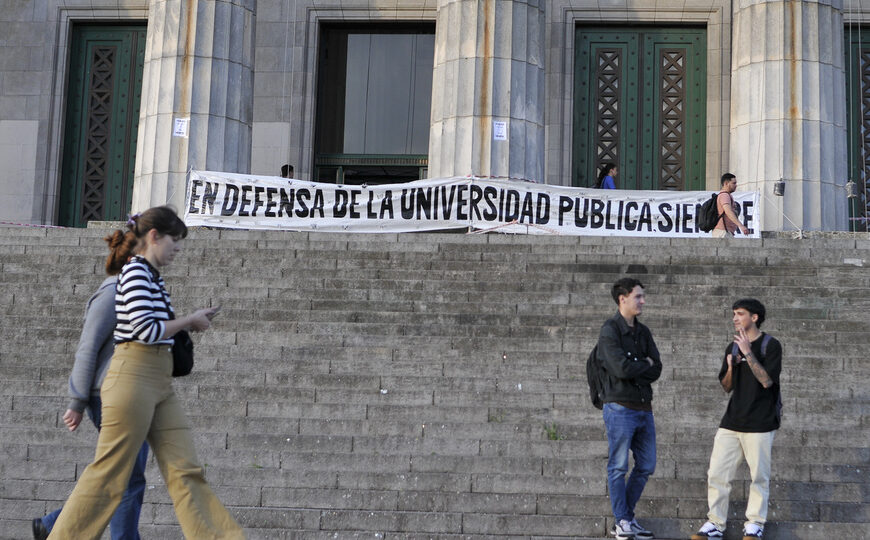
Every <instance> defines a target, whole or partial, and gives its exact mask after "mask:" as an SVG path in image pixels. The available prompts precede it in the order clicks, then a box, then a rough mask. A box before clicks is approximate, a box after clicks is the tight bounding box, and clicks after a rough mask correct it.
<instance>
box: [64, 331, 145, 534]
mask: <svg viewBox="0 0 870 540" xmlns="http://www.w3.org/2000/svg"><path fill="white" fill-rule="evenodd" d="M143 366H145V369H144V371H145V372H147V371H148V367H147V365H146V359H144V358H142V355H141V354H138V355H137V351H135V350H130V349H129V348H125V347H123V346H119V347H118V348H117V349H116V350H115V356H114V357H113V358H112V363H111V365H110V367H109V371H108V373H107V374H106V379H105V381H104V382H103V388H102V401H103V406H102V411H101V412H102V426H101V429H100V435H99V438H98V440H97V451H96V456H95V457H94V461H93V463H91V464H90V465H88V467H87V468H86V469H85V470H84V472H83V473H82V475H81V477H80V478H79V480H78V482H77V483H76V486H75V488H74V489H73V492H72V494H71V495H70V497H69V499H68V500H67V502H66V504H64V507H63V510H62V511H61V513H60V516H59V517H58V519H57V522H56V523H55V524H54V528H53V529H52V531H51V535H50V536H49V538H51V539H69V540H88V539H93V540H97V539H99V538H100V536H101V535H102V534H103V531H104V530H105V528H106V526H107V525H108V524H109V521H110V520H111V519H112V515H113V514H114V512H115V508H116V507H117V506H118V503H120V501H121V498H122V496H123V494H124V491H125V490H126V489H127V484H128V482H129V479H130V473H131V471H132V469H133V465H134V461H135V458H136V455H137V454H138V453H139V450H140V448H141V447H142V442H143V441H144V440H145V436H146V434H147V433H148V430H149V428H150V426H151V419H152V416H153V413H154V407H155V404H156V402H157V400H158V399H159V398H160V393H159V392H158V391H157V390H156V389H155V385H154V384H153V382H152V380H150V379H149V378H148V377H143V376H142V372H143V369H142V368H143Z"/></svg>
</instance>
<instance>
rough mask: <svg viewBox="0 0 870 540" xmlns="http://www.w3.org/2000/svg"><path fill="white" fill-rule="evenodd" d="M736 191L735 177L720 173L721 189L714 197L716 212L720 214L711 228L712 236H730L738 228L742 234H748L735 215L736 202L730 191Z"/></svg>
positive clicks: (747, 230)
mask: <svg viewBox="0 0 870 540" xmlns="http://www.w3.org/2000/svg"><path fill="white" fill-rule="evenodd" d="M735 191H737V177H736V176H734V175H733V174H731V173H725V174H723V175H722V190H721V191H719V195H718V196H717V197H716V213H717V214H718V215H719V216H721V217H720V218H719V221H718V222H717V223H716V226H715V227H714V228H713V231H712V234H713V238H732V237H733V236H734V231H736V230H737V229H740V232H742V233H743V234H749V229H747V228H746V226H745V225H743V224H742V223H740V218H739V217H738V216H737V203H735V202H734V198H733V197H732V196H731V194H732V193H734V192H735Z"/></svg>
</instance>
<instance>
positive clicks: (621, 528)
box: [610, 519, 634, 540]
mask: <svg viewBox="0 0 870 540" xmlns="http://www.w3.org/2000/svg"><path fill="white" fill-rule="evenodd" d="M610 534H612V535H613V536H614V537H616V540H634V530H633V529H632V528H631V522H630V521H628V520H627V519H620V520H619V521H618V522H616V523H615V524H614V525H613V527H612V528H611V529H610Z"/></svg>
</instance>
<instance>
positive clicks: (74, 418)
mask: <svg viewBox="0 0 870 540" xmlns="http://www.w3.org/2000/svg"><path fill="white" fill-rule="evenodd" d="M63 423H64V424H66V427H68V428H69V430H70V431H75V430H76V428H77V427H79V424H81V423H82V413H80V412H77V411H74V410H72V409H67V410H66V412H65V413H63Z"/></svg>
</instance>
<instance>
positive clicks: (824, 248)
mask: <svg viewBox="0 0 870 540" xmlns="http://www.w3.org/2000/svg"><path fill="white" fill-rule="evenodd" d="M106 232H107V231H106V230H105V229H100V228H92V229H85V230H74V229H42V228H12V227H5V228H0V268H2V274H0V302H2V305H3V306H4V307H5V310H4V315H3V317H2V319H0V321H2V322H0V411H2V414H0V448H2V453H0V538H4V539H5V538H10V539H11V538H15V539H27V538H30V529H29V527H30V519H31V518H33V517H37V516H40V515H42V514H44V513H46V512H47V511H50V510H53V509H54V508H56V507H57V506H58V505H59V504H61V502H62V501H63V500H64V499H65V498H66V497H67V495H68V494H69V492H70V490H71V489H72V487H73V484H74V482H75V480H76V478H77V477H78V475H79V474H80V473H81V471H82V470H83V468H84V467H85V466H86V465H87V463H88V462H89V461H90V460H91V459H92V457H93V449H94V443H95V439H96V432H95V430H94V429H93V427H92V426H91V424H90V423H88V422H83V423H82V426H83V427H82V428H80V429H79V430H78V431H77V432H76V433H72V434H70V433H68V432H67V430H66V429H65V428H64V427H63V423H62V421H61V416H62V414H63V410H64V409H65V407H66V401H67V400H66V380H67V377H68V375H69V369H70V367H71V365H72V360H73V352H74V351H75V348H76V345H77V341H78V335H79V331H80V325H81V315H82V311H83V308H84V304H85V302H86V300H87V298H88V297H89V296H90V294H91V293H92V291H93V290H94V288H95V287H96V286H97V285H98V284H99V283H100V281H101V280H102V261H103V258H104V256H105V254H106V248H105V244H104V243H103V242H102V241H101V238H102V236H104V235H105V234H106ZM864 264H867V265H870V239H868V237H867V236H866V235H849V234H833V233H828V234H821V233H819V234H816V235H813V236H811V237H809V238H802V239H794V238H791V237H789V236H787V235H784V234H780V235H772V236H767V237H765V238H763V239H760V240H734V241H713V240H680V241H676V240H666V239H665V240H662V239H655V240H651V239H643V238H625V239H616V238H601V237H595V238H565V237H528V236H509V235H464V234H404V235H394V234H386V235H344V234H316V233H295V232H286V233H285V232H253V231H217V230H195V231H192V232H191V234H190V236H189V237H188V240H187V241H186V245H185V249H184V251H183V252H182V254H181V255H180V256H179V257H178V258H177V259H176V262H175V263H174V264H173V266H171V267H169V268H167V269H166V270H165V272H164V276H165V277H166V280H167V283H168V284H169V287H170V292H171V294H172V298H173V302H174V303H175V304H176V306H177V308H178V309H179V310H180V311H181V312H182V313H184V312H188V311H189V310H192V309H194V308H197V307H201V306H204V305H213V304H222V305H223V308H224V309H223V312H222V313H221V315H220V316H219V318H217V319H216V320H215V324H214V326H213V328H212V329H211V330H209V331H208V332H206V333H205V334H202V335H198V336H196V337H195V340H196V341H197V348H196V352H197V359H196V361H197V363H196V367H195V371H194V373H193V374H192V375H191V376H189V377H186V378H183V379H178V380H177V381H176V390H177V392H178V394H179V395H180V396H182V398H183V399H184V400H185V402H186V405H187V410H188V411H189V414H190V416H191V418H192V421H193V423H194V425H195V426H196V439H197V450H198V452H199V455H200V458H201V460H202V461H203V462H204V463H205V464H206V468H207V477H208V479H209V482H210V483H211V484H212V486H213V487H214V489H215V490H216V492H217V493H218V495H219V497H220V498H221V500H222V501H223V502H224V503H225V504H226V505H227V506H229V507H230V509H231V511H232V513H233V514H234V515H235V516H236V518H237V519H238V521H239V522H240V523H241V524H242V525H243V527H244V528H245V530H246V532H247V534H248V538H250V539H266V538H270V539H290V538H292V539H306V540H307V539H326V538H354V539H356V538H359V539H369V538H378V539H389V540H392V539H407V540H416V539H423V538H427V539H428V538H434V539H452V538H457V539H458V538H463V539H469V540H478V539H479V540H483V539H495V538H498V539H505V538H510V539H521V538H523V539H529V538H536V539H543V538H565V537H571V538H603V537H604V536H605V531H606V530H607V529H608V528H609V527H610V525H611V524H612V517H611V516H610V505H609V500H608V498H607V491H606V482H605V471H604V469H605V462H606V454H607V448H606V438H605V436H604V430H603V425H602V421H601V417H600V412H599V411H598V410H596V409H594V408H593V407H592V406H591V404H590V403H589V400H588V391H587V386H586V377H585V371H584V369H585V367H584V363H585V358H586V355H587V354H588V352H589V350H590V349H591V348H592V346H593V345H594V343H595V341H596V339H597V334H598V329H599V327H600V325H601V323H602V322H603V320H604V319H605V318H606V317H608V316H609V315H611V314H612V312H613V311H614V310H615V305H614V304H613V302H612V300H611V299H610V296H609V290H610V285H611V284H612V283H613V281H615V280H616V279H618V278H619V277H621V276H623V275H632V276H636V277H639V278H640V279H641V280H642V281H643V282H644V283H645V284H646V286H647V297H648V303H647V306H646V308H645V314H644V317H643V319H644V321H645V322H646V324H647V325H648V326H649V327H650V328H651V329H652V331H653V335H654V336H655V339H656V342H657V344H658V347H659V349H660V351H661V353H662V359H663V362H664V365H665V369H664V371H663V374H662V377H661V380H660V381H659V382H658V383H656V384H655V386H654V388H655V392H656V398H655V403H654V408H655V413H656V423H657V432H658V465H657V470H656V473H655V475H654V476H653V477H652V478H651V480H650V482H649V484H648V485H647V488H646V491H645V493H644V496H643V498H642V500H641V504H640V507H639V517H640V519H641V521H642V522H643V523H644V524H645V525H647V526H648V527H649V528H651V529H652V530H654V531H656V533H657V536H658V537H659V538H687V537H688V536H689V535H690V534H691V533H692V532H693V531H694V530H695V529H696V528H697V527H698V526H699V525H700V524H701V523H702V522H703V521H704V516H705V513H706V483H705V478H706V468H707V462H708V458H709V453H710V449H711V445H712V440H713V434H714V432H715V430H716V427H717V425H718V422H719V419H720V417H721V415H722V412H723V411H724V405H725V403H726V401H727V396H726V395H725V394H724V392H722V391H721V390H720V389H719V386H718V383H717V381H716V374H717V372H718V369H719V363H720V361H721V356H720V355H721V351H722V350H723V349H724V347H725V346H726V344H727V343H728V342H729V340H730V339H731V335H732V332H731V324H730V313H731V311H730V306H731V304H732V302H733V301H734V300H735V299H736V298H738V297H742V296H755V297H758V298H759V299H761V300H762V301H763V302H764V303H765V304H766V306H767V308H768V312H769V313H768V321H767V322H766V323H765V324H764V330H767V331H768V332H770V333H771V334H773V335H775V336H776V337H777V338H779V339H780V340H781V341H782V342H783V346H784V350H785V356H784V372H783V375H782V384H783V392H784V402H785V418H784V424H783V428H782V429H781V430H780V432H779V433H778V435H777V439H776V443H775V447H774V468H773V481H772V487H771V505H770V513H769V519H770V523H769V526H768V528H767V531H766V534H765V538H768V539H776V540H782V539H807V540H827V539H832V538H836V539H861V538H868V537H870V504H868V500H870V474H868V471H870V393H868V391H867V383H866V382H865V381H866V380H867V379H868V376H870V365H868V363H867V361H866V357H867V350H868V346H870V332H868V326H867V312H868V309H870V287H868V284H870V273H868V271H867V268H866V267H865V266H863V265H864ZM148 481H149V487H148V490H147V492H146V504H145V506H144V508H143V511H142V518H141V525H140V531H141V532H142V535H143V537H145V538H160V539H174V538H181V537H182V536H181V533H180V529H179V527H178V526H177V523H176V520H175V515H174V513H173V510H172V506H171V502H170V500H169V497H168V495H167V493H166V490H165V488H164V486H163V483H162V479H161V478H160V475H159V472H158V470H157V467H156V464H155V463H154V462H153V459H152V460H151V462H150V463H149V469H148ZM747 492H748V473H747V471H746V470H745V466H744V467H741V471H740V473H739V476H738V479H737V480H736V481H735V485H734V487H733V491H732V510H731V514H732V516H731V517H732V518H733V521H731V522H730V524H731V525H730V527H729V530H728V536H727V538H729V539H734V538H739V537H740V535H739V532H740V524H741V523H742V513H743V509H744V507H745V502H744V501H745V498H746V494H747ZM105 537H106V538H108V535H105Z"/></svg>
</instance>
